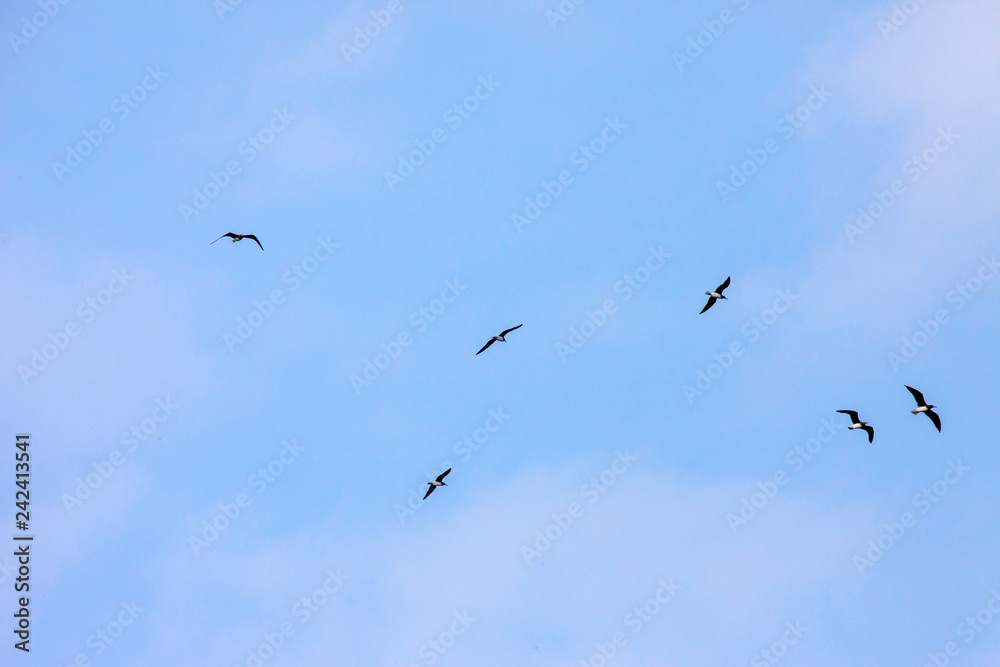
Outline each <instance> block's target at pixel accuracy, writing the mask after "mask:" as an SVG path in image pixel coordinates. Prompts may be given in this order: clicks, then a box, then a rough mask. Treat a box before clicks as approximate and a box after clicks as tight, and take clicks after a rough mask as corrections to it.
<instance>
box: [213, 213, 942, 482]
mask: <svg viewBox="0 0 1000 667" xmlns="http://www.w3.org/2000/svg"><path fill="white" fill-rule="evenodd" d="M227 237H228V238H231V239H232V240H233V243H236V242H237V241H242V240H243V239H253V240H254V241H255V242H256V243H257V245H258V246H260V249H261V250H264V246H262V245H261V244H260V241H259V240H258V239H257V237H256V236H254V235H253V234H234V233H233V232H228V233H226V234H223V235H222V236H220V237H219V238H217V239H215V241H212V243H215V242H216V241H220V240H222V239H224V238H227ZM209 245H211V244H209ZM731 282H732V276H727V277H726V280H725V282H723V283H722V284H721V285H719V286H718V287H716V288H715V289H714V290H712V291H711V292H705V294H706V295H707V296H708V303H706V304H705V307H704V308H702V309H701V313H698V314H699V315H701V314H702V313H704V312H705V311H706V310H708V309H709V308H711V307H712V306H714V305H715V303H716V302H717V301H719V300H720V299H725V300H728V299H727V298H726V297H725V296H723V294H722V293H723V292H724V291H725V290H726V289H727V288H728V287H729V285H730V283H731ZM522 326H524V325H523V324H518V325H517V326H516V327H511V328H510V329H504V330H503V331H501V332H500V335H498V336H493V337H492V338H490V339H489V340H488V341H486V344H485V345H483V347H482V348H480V350H479V352H476V355H477V356H478V355H480V354H482V353H483V352H485V351H486V349H487V348H488V347H489V346H490V345H492V344H493V343H497V342H500V343H505V342H507V338H506V336H507V334H509V333H510V332H511V331H515V330H517V329H520V328H521V327H522ZM903 386H905V387H906V388H907V389H909V390H910V393H911V394H913V398H914V400H916V401H917V409H916V410H911V412H912V413H913V414H915V415H916V414H920V413H921V412H922V413H924V414H925V415H927V416H928V417H930V420H931V421H932V422H934V426H935V427H936V428H937V430H938V432H939V433H940V432H941V418H940V417H939V416H938V414H937V413H936V412H934V408H936V407H937V406H936V405H928V404H927V401H925V400H924V395H923V394H922V393H920V392H919V391H917V390H916V389H914V388H913V387H910V386H909V385H903ZM837 412H839V413H841V414H845V415H847V416H848V417H850V418H851V425H850V426H849V427H848V428H849V429H850V430H852V431H854V430H857V429H861V430H863V431H865V432H866V433H867V434H868V442H873V441H874V440H875V429H874V428H873V427H872V426H871V424H869V423H868V422H866V421H861V417H859V416H858V413H857V411H855V410H837ZM450 472H451V468H448V469H447V470H445V471H444V472H443V473H441V474H440V475H438V476H437V479H435V480H434V481H433V482H427V493H425V494H424V498H423V499H424V500H427V496H429V495H431V494H432V493H434V489H436V488H438V487H439V486H448V485H447V484H445V483H444V478H445V477H446V476H447V475H448V473H450Z"/></svg>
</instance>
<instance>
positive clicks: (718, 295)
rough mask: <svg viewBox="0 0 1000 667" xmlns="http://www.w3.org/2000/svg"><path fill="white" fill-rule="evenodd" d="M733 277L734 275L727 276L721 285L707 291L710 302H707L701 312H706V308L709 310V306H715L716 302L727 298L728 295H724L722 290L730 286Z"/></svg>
mask: <svg viewBox="0 0 1000 667" xmlns="http://www.w3.org/2000/svg"><path fill="white" fill-rule="evenodd" d="M731 277H732V276H730V277H729V278H726V282H724V283H722V284H721V285H719V286H718V287H716V288H715V291H714V292H705V294H707V295H708V303H706V304H705V307H704V308H702V309H701V313H704V312H705V311H706V310H708V309H709V308H711V307H712V306H714V305H715V302H716V301H718V300H719V299H725V298H726V297H724V296H722V291H723V290H725V289H726V288H727V287H729V280H730V278H731ZM701 313H698V314H699V315H701Z"/></svg>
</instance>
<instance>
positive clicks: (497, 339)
mask: <svg viewBox="0 0 1000 667" xmlns="http://www.w3.org/2000/svg"><path fill="white" fill-rule="evenodd" d="M523 326H524V325H523V324H518V325H517V326H516V327H511V328H510V329H507V330H506V331H503V332H501V333H500V335H499V336H494V337H493V338H490V339H489V340H488V341H487V342H486V345H483V349H482V350H479V352H476V354H477V355H478V354H482V352H483V350H485V349H486V348H488V347H489V346H490V345H492V344H493V343H495V342H496V341H500V342H501V343H505V342H507V339H505V338H504V336H506V335H507V334H509V333H510V332H511V331H513V330H514V329H520V328H521V327H523Z"/></svg>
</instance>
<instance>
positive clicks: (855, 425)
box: [837, 385, 941, 442]
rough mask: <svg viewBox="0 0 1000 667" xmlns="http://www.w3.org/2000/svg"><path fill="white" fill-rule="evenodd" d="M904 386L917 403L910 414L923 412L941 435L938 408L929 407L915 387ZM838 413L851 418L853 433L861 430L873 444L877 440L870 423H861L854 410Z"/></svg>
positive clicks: (934, 406)
mask: <svg viewBox="0 0 1000 667" xmlns="http://www.w3.org/2000/svg"><path fill="white" fill-rule="evenodd" d="M903 386H904V387H906V388H907V389H909V390H910V393H911V394H913V399H914V400H915V401H916V402H917V409H916V410H910V412H911V413H913V414H915V415H918V414H920V413H921V412H923V413H924V414H925V415H927V416H928V417H930V420H931V421H932V422H934V427H935V428H937V430H938V433H940V432H941V417H939V416H938V413H936V412H934V408H936V407H937V406H936V405H927V401H925V400H924V395H923V394H922V393H920V392H919V391H917V390H916V389H914V388H913V387H911V386H910V385H903ZM837 412H840V413H842V414H845V415H847V416H848V417H850V418H851V425H850V426H849V427H848V428H850V429H851V430H852V431H854V430H856V429H859V428H860V429H862V430H864V431H865V432H866V433H867V434H868V442H872V441H873V440H874V439H875V429H874V428H872V426H871V424H869V423H868V422H863V421H861V417H859V416H858V413H857V412H855V411H854V410H837Z"/></svg>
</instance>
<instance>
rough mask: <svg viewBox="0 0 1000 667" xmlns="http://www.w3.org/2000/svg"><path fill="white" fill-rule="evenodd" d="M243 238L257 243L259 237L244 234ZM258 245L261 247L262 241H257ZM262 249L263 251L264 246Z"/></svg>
mask: <svg viewBox="0 0 1000 667" xmlns="http://www.w3.org/2000/svg"><path fill="white" fill-rule="evenodd" d="M243 238H245V239H253V240H254V241H257V237H256V236H254V235H253V234H244V235H243ZM257 245H260V241H257ZM260 249H261V250H263V249H264V246H262V245H260Z"/></svg>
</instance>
